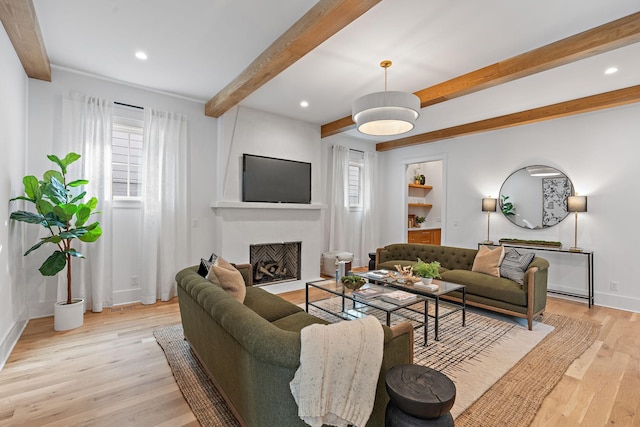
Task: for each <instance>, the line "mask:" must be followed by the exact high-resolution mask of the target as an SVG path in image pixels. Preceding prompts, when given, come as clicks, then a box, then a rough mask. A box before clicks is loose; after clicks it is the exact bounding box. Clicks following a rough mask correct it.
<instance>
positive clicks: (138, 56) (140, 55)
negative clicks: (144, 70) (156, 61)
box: [136, 50, 147, 61]
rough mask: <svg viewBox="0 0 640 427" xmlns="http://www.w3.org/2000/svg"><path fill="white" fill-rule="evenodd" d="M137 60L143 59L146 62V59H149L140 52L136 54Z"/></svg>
mask: <svg viewBox="0 0 640 427" xmlns="http://www.w3.org/2000/svg"><path fill="white" fill-rule="evenodd" d="M136 58H138V59H142V60H143V61H144V60H145V59H147V54H146V53H144V52H143V51H141V50H139V51H138V52H136Z"/></svg>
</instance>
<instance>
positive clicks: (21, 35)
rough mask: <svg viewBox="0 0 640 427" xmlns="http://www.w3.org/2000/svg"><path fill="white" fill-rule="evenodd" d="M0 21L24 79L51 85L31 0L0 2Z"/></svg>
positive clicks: (46, 57) (45, 53)
mask: <svg viewBox="0 0 640 427" xmlns="http://www.w3.org/2000/svg"><path fill="white" fill-rule="evenodd" d="M0 21H2V25H4V29H5V30H6V32H7V35H8V36H9V40H11V43H12V44H13V48H14V49H15V51H16V53H17V55H18V58H20V62H21V63H22V67H23V68H24V71H25V73H27V76H29V77H31V78H32V79H39V80H45V81H47V82H50V81H51V65H50V63H49V57H48V56H47V51H46V49H45V47H44V41H43V39H42V33H41V32H40V25H39V24H38V18H37V17H36V11H35V8H34V7H33V2H32V1H31V0H0Z"/></svg>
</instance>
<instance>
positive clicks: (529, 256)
mask: <svg viewBox="0 0 640 427" xmlns="http://www.w3.org/2000/svg"><path fill="white" fill-rule="evenodd" d="M535 256H536V254H534V253H532V252H525V253H520V252H518V251H517V250H516V249H515V248H507V253H506V254H505V255H504V259H503V260H502V264H501V265H500V276H501V277H504V278H505V279H511V280H513V281H514V282H516V283H519V284H520V285H522V284H523V283H524V272H525V271H527V268H529V264H531V262H532V261H533V258H535Z"/></svg>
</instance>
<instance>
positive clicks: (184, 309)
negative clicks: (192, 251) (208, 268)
mask: <svg viewBox="0 0 640 427" xmlns="http://www.w3.org/2000/svg"><path fill="white" fill-rule="evenodd" d="M236 268H237V269H238V270H240V272H241V273H243V277H244V279H245V285H247V289H246V290H247V294H246V297H245V300H244V303H240V302H239V301H238V300H236V299H234V298H233V297H231V296H230V295H229V294H227V292H225V291H224V290H223V289H222V288H221V287H220V286H217V285H214V284H212V283H211V282H209V281H208V280H207V279H206V278H204V277H202V276H200V275H199V274H198V273H197V270H198V269H197V267H189V268H185V269H184V270H181V271H180V272H178V274H177V275H176V281H177V283H178V298H179V305H180V315H181V317H182V326H183V328H184V335H185V338H186V339H187V340H188V341H189V344H190V346H191V350H192V351H193V353H194V354H195V355H196V356H197V358H198V359H199V360H200V362H201V363H202V365H203V366H204V367H205V369H206V371H207V373H208V375H209V377H210V378H211V380H212V381H213V383H214V384H215V385H216V387H217V389H218V390H219V391H220V392H221V393H222V394H223V396H224V398H225V400H226V401H227V403H228V404H229V406H230V408H231V410H232V411H233V412H234V414H235V415H236V417H237V418H238V419H239V420H240V422H241V424H243V425H246V426H251V427H253V426H264V427H273V426H287V427H289V426H305V425H306V424H305V423H304V422H303V421H302V420H301V419H300V418H299V417H298V415H297V409H298V407H297V405H296V403H295V400H294V398H293V396H292V394H291V391H290V388H289V383H290V382H291V380H292V379H293V376H294V374H295V372H296V370H297V369H298V366H299V364H300V330H301V329H302V328H304V327H305V326H307V325H311V324H314V323H321V324H326V323H327V322H326V321H324V320H322V319H320V318H317V317H315V316H312V315H310V314H308V313H306V312H305V311H304V310H303V309H301V308H300V307H298V306H296V305H294V304H291V303H290V302H288V301H285V300H284V299H282V298H280V297H279V296H277V295H273V294H271V293H269V292H267V291H265V290H264V289H261V288H259V287H253V286H251V277H252V275H251V266H250V265H248V264H244V265H237V266H236ZM383 329H384V355H383V361H382V367H381V369H380V372H379V373H378V375H379V378H378V385H377V389H376V398H375V406H374V410H373V413H372V415H371V418H370V419H369V422H368V423H367V426H379V427H382V426H384V412H385V407H386V405H387V402H388V400H389V397H388V395H387V392H386V389H385V385H384V373H385V372H386V371H387V370H388V369H389V368H391V367H392V366H395V365H398V364H407V363H412V361H413V329H412V328H411V325H410V324H409V323H406V322H405V323H402V324H399V325H397V326H394V327H393V328H388V327H387V326H383Z"/></svg>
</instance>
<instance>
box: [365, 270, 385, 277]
mask: <svg viewBox="0 0 640 427" xmlns="http://www.w3.org/2000/svg"><path fill="white" fill-rule="evenodd" d="M388 275H389V270H375V271H369V272H367V277H368V278H370V279H382V278H384V277H387V276H388Z"/></svg>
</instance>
